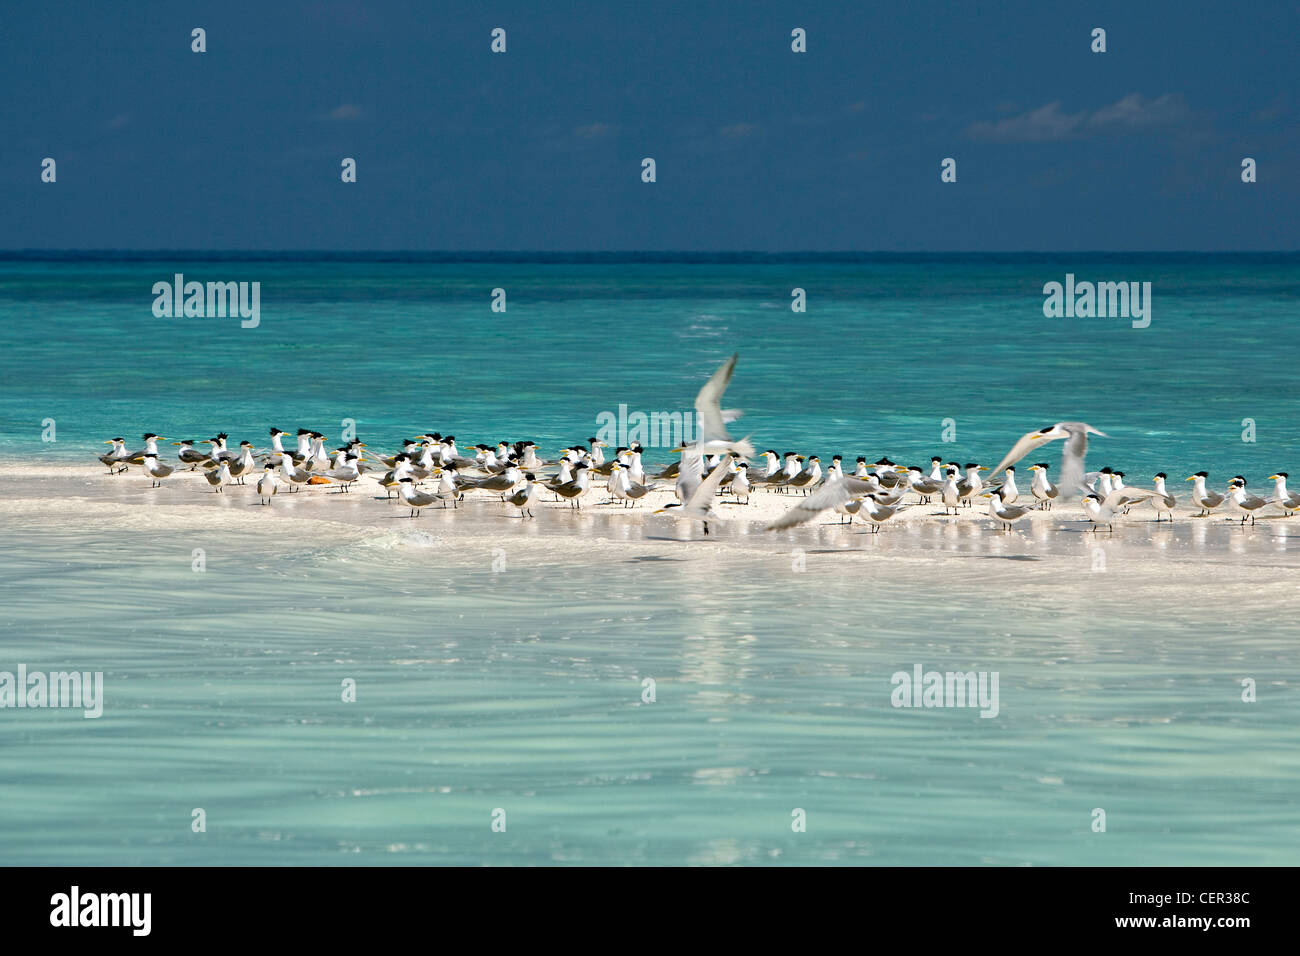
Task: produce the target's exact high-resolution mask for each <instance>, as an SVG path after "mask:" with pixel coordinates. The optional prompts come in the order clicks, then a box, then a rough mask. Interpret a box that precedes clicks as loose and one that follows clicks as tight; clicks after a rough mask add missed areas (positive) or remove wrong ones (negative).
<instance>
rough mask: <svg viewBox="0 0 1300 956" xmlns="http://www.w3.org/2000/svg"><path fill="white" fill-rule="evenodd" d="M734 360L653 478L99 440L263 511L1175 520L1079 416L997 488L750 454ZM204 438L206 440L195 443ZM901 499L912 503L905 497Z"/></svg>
mask: <svg viewBox="0 0 1300 956" xmlns="http://www.w3.org/2000/svg"><path fill="white" fill-rule="evenodd" d="M736 359H737V356H736V355H733V356H731V358H729V359H728V360H727V361H726V362H724V363H723V364H722V366H721V367H720V368H719V369H718V370H717V371H716V372H715V373H714V374H713V376H712V377H711V378H710V379H709V380H708V382H707V383H705V385H704V387H703V388H702V389H700V392H699V394H698V395H697V396H696V399H695V411H696V418H697V421H698V424H699V438H698V440H697V441H695V442H692V443H690V444H687V445H684V446H682V447H680V448H675V449H673V451H674V452H675V453H679V454H680V458H679V459H678V460H677V461H675V462H674V463H673V464H671V465H669V466H668V467H667V468H664V469H663V470H662V471H660V472H658V473H657V474H654V475H652V476H647V474H646V472H645V470H644V468H643V466H642V461H641V456H642V452H643V451H644V449H643V448H642V446H641V445H639V444H636V443H633V444H632V446H631V447H628V448H619V449H617V450H616V454H615V456H614V457H613V458H611V459H608V460H607V459H606V458H605V454H604V449H605V448H607V447H608V445H607V444H606V443H605V442H603V441H600V440H598V439H596V438H589V439H587V440H586V441H585V442H584V443H581V444H578V445H576V446H574V447H572V448H566V449H562V452H561V457H560V458H559V459H558V460H557V461H554V462H547V461H544V460H543V459H541V458H538V457H537V446H536V445H535V444H534V443H532V442H514V443H509V442H500V443H498V444H497V445H496V446H495V447H493V446H490V445H475V446H474V447H473V448H472V449H469V448H467V449H466V452H467V454H462V453H461V451H460V450H459V449H458V448H457V446H456V438H455V436H454V435H447V436H443V435H441V434H438V433H436V432H435V433H429V434H425V435H420V436H417V437H416V438H413V439H410V440H408V441H407V442H406V443H405V445H404V447H403V449H402V451H400V452H397V453H395V454H393V455H389V456H383V455H376V454H374V453H372V452H371V451H369V450H368V449H367V448H366V445H365V443H364V442H361V441H357V440H353V441H350V442H348V443H347V444H346V445H344V446H343V447H341V448H338V449H336V450H335V451H333V452H327V451H326V450H325V447H324V443H325V441H326V438H325V436H324V435H322V434H320V433H319V432H315V431H311V430H309V429H299V430H298V432H297V433H296V435H292V436H291V435H290V434H289V433H288V432H286V431H283V430H281V429H278V428H272V429H271V432H270V435H271V446H270V448H269V449H261V450H258V449H255V448H254V447H253V445H252V443H251V442H247V441H242V442H240V443H239V448H238V451H236V450H235V449H233V448H229V447H228V446H227V441H228V436H227V435H226V434H224V433H222V434H219V435H217V436H216V437H215V438H211V439H206V440H205V441H202V442H196V441H178V442H172V444H173V445H175V446H177V447H178V449H179V450H178V452H177V455H176V457H177V464H175V465H172V464H167V463H164V462H163V460H162V458H161V456H160V455H159V450H158V443H159V442H163V441H166V440H167V439H165V438H163V437H162V436H160V435H156V434H154V433H152V432H148V433H146V434H145V435H144V436H143V440H144V447H143V448H142V449H140V450H138V451H134V452H128V451H127V450H126V442H125V440H124V439H122V438H113V439H109V440H108V441H107V444H110V445H112V446H113V447H112V450H111V451H109V452H108V454H106V455H102V456H100V457H99V460H100V461H101V462H102V463H103V464H104V465H105V466H106V467H107V468H108V470H109V473H110V474H120V473H122V472H124V471H126V470H127V469H128V468H129V467H131V466H137V467H139V468H141V469H142V470H143V471H144V473H145V475H147V476H148V477H149V478H150V480H151V482H152V485H153V487H159V486H160V485H161V484H162V482H163V480H164V479H166V478H168V477H169V476H171V475H173V474H175V473H176V472H177V471H180V470H182V469H184V468H186V467H188V469H189V470H190V471H194V470H198V469H202V473H203V475H204V477H205V478H206V480H207V483H208V484H209V485H210V486H211V487H212V489H213V490H214V491H216V492H221V491H222V490H223V489H224V488H225V487H226V486H228V485H231V484H240V485H242V484H245V483H246V480H247V479H249V478H252V477H254V476H256V477H257V483H256V486H257V493H258V497H259V500H260V501H261V503H262V504H267V505H269V504H270V503H271V501H272V499H273V498H274V497H275V496H276V495H277V494H280V493H282V492H294V491H297V490H298V489H299V488H300V487H303V486H309V487H310V486H319V485H326V486H335V487H336V488H337V489H338V491H339V492H340V493H346V492H348V491H350V489H351V488H352V486H353V485H355V484H356V483H357V482H358V481H360V480H361V478H362V476H363V475H367V476H370V477H372V478H374V479H377V480H378V483H379V485H380V486H381V487H383V488H384V489H386V491H387V494H388V496H389V497H392V496H393V495H394V494H396V495H397V497H398V498H399V499H400V500H401V502H402V503H403V504H405V505H406V506H408V507H409V508H410V515H411V517H417V516H418V515H419V514H420V511H421V510H422V509H424V508H427V507H430V506H432V505H434V504H438V505H440V506H442V507H444V508H445V507H447V505H448V504H451V505H452V506H453V507H458V506H459V504H460V502H461V501H462V500H463V498H464V496H465V495H466V494H467V493H469V492H473V491H479V492H483V493H485V494H489V495H496V496H498V497H499V498H500V499H501V500H502V501H503V502H505V503H506V504H508V505H510V506H513V507H514V508H516V509H518V511H519V515H520V517H521V518H532V517H535V512H534V510H533V509H534V506H535V505H536V504H537V503H538V502H539V500H540V498H541V495H542V494H544V493H548V492H549V493H552V494H554V495H555V499H554V500H555V501H558V502H567V503H568V504H569V506H570V507H572V508H581V506H582V501H583V499H584V498H586V496H587V495H588V494H590V493H591V492H592V491H593V490H595V489H597V488H598V487H599V485H600V484H601V483H602V482H603V483H604V485H605V488H606V490H607V492H608V494H609V498H608V501H609V502H610V503H621V504H622V505H624V506H625V507H635V506H636V505H637V503H638V502H640V501H641V500H642V499H644V498H646V496H647V495H648V494H649V493H650V492H652V491H656V490H661V489H665V488H666V483H667V482H670V481H671V482H672V483H673V487H674V490H675V492H676V497H677V499H678V500H677V502H676V503H674V504H668V505H666V506H665V507H663V508H660V509H658V510H657V511H656V512H655V514H668V515H672V516H674V517H676V518H681V519H686V520H689V521H698V522H700V523H701V524H702V525H703V528H704V533H705V534H708V533H709V522H710V521H715V520H717V519H718V517H719V515H718V512H717V511H716V510H715V508H714V505H715V503H717V502H718V500H719V496H720V495H723V494H730V495H732V496H734V498H733V501H734V503H737V504H742V503H748V501H749V497H750V495H751V494H752V493H753V492H754V491H755V490H758V489H763V490H766V491H770V492H776V493H786V494H791V495H798V500H797V502H796V503H795V504H794V505H793V506H792V507H791V508H789V509H788V510H787V511H785V512H784V513H783V514H782V515H780V516H779V517H778V518H776V520H774V521H772V522H770V523H769V524H768V525H767V526H766V528H767V530H780V529H784V528H791V527H794V526H796V525H799V524H802V523H804V522H807V521H810V520H812V519H813V518H815V517H816V516H817V515H819V514H821V513H822V512H825V511H831V510H833V511H834V512H836V513H837V514H839V515H841V519H842V521H846V522H849V523H851V522H852V521H853V520H854V519H855V518H861V519H863V520H865V521H866V522H868V524H869V525H870V527H871V529H872V530H873V531H879V530H880V526H881V525H882V524H884V523H885V522H887V521H889V519H891V518H893V517H894V516H895V515H897V514H899V513H901V512H902V511H904V510H906V509H907V508H910V507H914V506H915V505H917V504H928V503H930V502H932V500H933V499H935V498H937V499H939V502H940V503H941V504H942V505H943V508H944V514H948V513H949V512H950V511H951V512H953V513H957V511H958V509H959V508H962V507H972V506H973V505H974V504H975V500H976V499H987V500H988V513H989V516H990V517H991V518H992V519H993V520H994V521H995V522H996V523H997V525H998V527H999V528H1002V529H1005V530H1010V529H1011V528H1012V526H1013V525H1014V524H1015V523H1016V522H1018V521H1021V520H1022V519H1024V518H1025V517H1026V516H1028V515H1029V514H1030V513H1031V512H1033V511H1035V510H1050V509H1051V508H1052V507H1053V505H1054V504H1055V503H1056V502H1058V501H1066V500H1069V499H1071V498H1073V497H1075V496H1076V495H1082V505H1083V510H1084V513H1085V515H1086V517H1087V518H1088V519H1089V520H1090V521H1091V522H1092V526H1093V530H1094V531H1096V530H1099V529H1100V528H1101V527H1102V526H1105V527H1106V528H1107V529H1108V530H1113V523H1114V521H1115V518H1116V517H1117V516H1119V515H1124V514H1128V513H1129V509H1130V508H1132V507H1135V506H1138V505H1146V506H1149V507H1151V508H1152V509H1154V511H1155V520H1156V521H1161V520H1163V519H1162V517H1161V516H1162V515H1168V517H1169V520H1170V521H1172V520H1173V511H1174V508H1175V506H1176V504H1177V501H1176V499H1175V498H1174V496H1173V495H1172V494H1170V493H1169V491H1168V490H1166V488H1165V481H1166V480H1167V477H1168V476H1166V475H1165V474H1164V473H1163V472H1161V473H1160V474H1157V475H1155V476H1154V477H1153V478H1152V483H1153V487H1151V488H1139V487H1135V486H1132V485H1129V484H1127V483H1126V482H1125V476H1124V473H1123V472H1120V471H1113V470H1112V469H1110V468H1103V469H1101V471H1098V472H1086V471H1085V470H1084V456H1085V454H1086V453H1087V449H1088V436H1089V435H1100V436H1102V437H1105V433H1104V432H1101V431H1098V430H1097V429H1096V428H1093V427H1092V426H1091V425H1088V424H1086V423H1084V422H1057V423H1056V424H1054V425H1049V426H1047V427H1045V428H1040V429H1036V430H1035V431H1031V432H1028V433H1027V434H1025V435H1024V436H1022V437H1021V438H1020V440H1019V441H1017V442H1016V443H1015V445H1013V446H1012V448H1011V450H1010V451H1008V452H1007V453H1006V455H1005V456H1004V457H1003V459H1002V461H1000V462H999V463H998V464H997V465H996V466H995V467H994V468H993V469H992V470H991V471H990V473H989V478H990V482H991V480H992V479H994V478H996V477H997V476H998V475H999V474H1001V475H1002V476H1003V477H1002V479H1001V481H998V482H996V483H988V482H985V481H984V479H983V478H982V477H981V475H980V472H984V471H989V469H987V468H985V467H984V466H982V465H979V464H978V463H967V464H965V465H959V464H958V463H957V462H947V463H944V462H943V460H942V459H940V458H937V457H936V458H932V459H930V467H929V469H925V468H922V467H921V466H916V465H914V466H909V467H902V466H898V465H895V464H894V462H892V461H890V460H889V459H888V458H887V457H886V458H881V459H879V460H877V461H875V462H874V463H868V462H867V460H866V458H865V457H859V458H858V459H857V462H856V468H855V470H854V471H853V472H852V473H851V474H846V473H845V471H844V465H843V458H842V456H840V455H836V456H835V457H834V458H833V459H832V461H831V463H830V465H829V466H828V467H827V469H826V471H824V472H823V470H822V465H821V460H820V459H819V458H818V457H817V456H815V455H814V456H810V457H807V458H805V457H804V456H802V455H799V454H796V453H794V452H787V453H786V454H785V455H783V456H778V455H777V454H776V452H775V451H773V450H771V449H769V450H767V451H765V452H763V453H762V455H761V456H756V455H755V451H754V446H753V445H752V444H750V442H749V440H748V438H741V439H735V438H732V436H731V435H730V434H729V433H728V431H727V424H728V423H730V422H733V421H735V420H736V419H737V418H739V417H740V412H738V411H735V410H724V409H723V408H722V395H723V393H724V392H725V391H726V388H727V385H728V383H729V382H730V381H731V376H732V373H733V371H734V370H735V366H736ZM1057 439H1063V440H1064V445H1063V450H1062V453H1061V464H1060V468H1059V470H1058V472H1057V481H1056V483H1053V482H1052V481H1051V480H1050V479H1049V477H1048V470H1049V468H1048V465H1047V464H1046V463H1043V462H1039V463H1036V464H1033V465H1030V466H1029V469H1028V470H1029V472H1030V473H1031V476H1032V477H1031V479H1030V484H1029V494H1028V495H1027V496H1026V495H1022V494H1021V491H1020V489H1019V487H1018V486H1017V484H1016V469H1015V465H1016V463H1017V462H1019V461H1020V460H1021V459H1023V458H1024V457H1026V456H1027V455H1028V454H1029V453H1030V452H1032V451H1034V450H1036V449H1038V448H1040V447H1042V446H1043V445H1046V444H1047V443H1048V442H1051V441H1054V440H1057ZM286 440H288V441H291V442H296V447H295V448H293V449H289V448H286V447H285V441H286ZM203 444H206V445H208V446H209V447H208V448H207V449H202V448H199V447H197V446H199V445H203ZM756 457H761V458H762V460H763V463H762V465H761V467H754V468H751V466H750V462H749V459H751V458H756ZM543 470H546V471H547V472H550V474H549V475H548V477H546V478H545V479H544V480H543V479H540V478H539V477H538V475H539V474H541V473H542V472H543ZM1208 479H1209V475H1208V474H1207V473H1206V472H1204V471H1201V472H1197V473H1196V474H1195V475H1191V476H1189V477H1188V478H1187V479H1186V481H1189V482H1194V485H1193V489H1192V496H1191V503H1192V505H1193V506H1195V507H1197V508H1199V509H1201V510H1200V516H1208V515H1209V514H1210V513H1212V512H1216V511H1220V510H1221V509H1222V510H1223V511H1226V512H1227V513H1229V514H1231V515H1232V516H1234V517H1238V516H1239V517H1240V519H1241V523H1242V524H1244V523H1245V522H1247V521H1249V522H1250V523H1251V524H1254V523H1255V518H1256V516H1257V515H1261V514H1265V513H1266V511H1267V512H1268V513H1281V514H1284V515H1290V514H1294V513H1295V512H1296V511H1300V493H1294V492H1291V491H1289V490H1288V489H1287V487H1286V480H1287V474H1286V472H1277V473H1276V474H1273V475H1270V476H1269V480H1271V481H1272V482H1273V483H1274V494H1272V495H1271V496H1269V497H1268V498H1261V497H1259V496H1257V495H1253V494H1250V493H1249V492H1247V491H1246V479H1245V478H1243V477H1242V476H1240V475H1238V476H1236V477H1234V478H1233V479H1232V480H1231V481H1230V482H1229V483H1228V487H1227V489H1226V490H1225V491H1224V492H1223V493H1219V492H1216V491H1212V490H1210V489H1209V487H1208ZM909 495H911V496H913V497H912V498H911V499H910V500H908V501H906V502H905V498H907V496H909Z"/></svg>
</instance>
